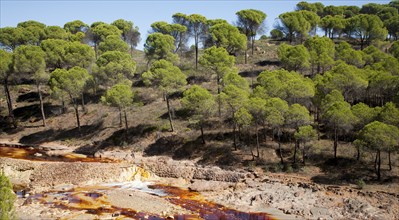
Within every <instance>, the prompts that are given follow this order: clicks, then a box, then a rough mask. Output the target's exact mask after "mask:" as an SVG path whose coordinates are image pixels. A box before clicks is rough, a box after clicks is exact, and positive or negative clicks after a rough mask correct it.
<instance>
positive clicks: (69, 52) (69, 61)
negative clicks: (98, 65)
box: [64, 42, 95, 69]
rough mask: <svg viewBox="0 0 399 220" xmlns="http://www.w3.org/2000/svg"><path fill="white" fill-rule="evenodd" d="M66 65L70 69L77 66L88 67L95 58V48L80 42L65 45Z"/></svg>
mask: <svg viewBox="0 0 399 220" xmlns="http://www.w3.org/2000/svg"><path fill="white" fill-rule="evenodd" d="M64 59H65V60H64V62H65V67H66V68H68V69H70V68H72V67H75V66H79V67H82V68H88V67H90V65H91V64H92V63H93V62H94V60H95V53H94V51H93V49H92V48H91V47H90V46H89V45H86V44H82V43H80V42H71V43H69V44H67V45H66V47H65V57H64Z"/></svg>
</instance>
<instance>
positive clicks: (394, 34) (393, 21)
mask: <svg viewBox="0 0 399 220" xmlns="http://www.w3.org/2000/svg"><path fill="white" fill-rule="evenodd" d="M384 25H385V27H386V28H387V30H388V34H389V35H390V36H391V38H393V39H396V40H397V39H398V37H399V15H395V16H392V17H391V18H389V19H388V20H384Z"/></svg>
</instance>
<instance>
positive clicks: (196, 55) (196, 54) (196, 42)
mask: <svg viewBox="0 0 399 220" xmlns="http://www.w3.org/2000/svg"><path fill="white" fill-rule="evenodd" d="M195 70H198V39H196V40H195Z"/></svg>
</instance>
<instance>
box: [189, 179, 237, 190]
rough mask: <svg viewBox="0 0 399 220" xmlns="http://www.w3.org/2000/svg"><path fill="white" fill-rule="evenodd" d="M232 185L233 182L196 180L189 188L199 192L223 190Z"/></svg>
mask: <svg viewBox="0 0 399 220" xmlns="http://www.w3.org/2000/svg"><path fill="white" fill-rule="evenodd" d="M232 185H233V184H232V183H226V182H219V181H205V180H194V181H193V183H192V184H191V186H189V187H188V188H189V189H190V190H192V191H197V192H206V191H221V190H225V189H227V188H229V187H231V186H232Z"/></svg>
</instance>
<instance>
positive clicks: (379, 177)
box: [377, 150, 381, 180]
mask: <svg viewBox="0 0 399 220" xmlns="http://www.w3.org/2000/svg"><path fill="white" fill-rule="evenodd" d="M377 179H378V180H381V151H380V150H378V166H377Z"/></svg>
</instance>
